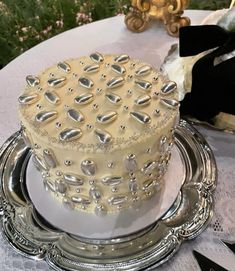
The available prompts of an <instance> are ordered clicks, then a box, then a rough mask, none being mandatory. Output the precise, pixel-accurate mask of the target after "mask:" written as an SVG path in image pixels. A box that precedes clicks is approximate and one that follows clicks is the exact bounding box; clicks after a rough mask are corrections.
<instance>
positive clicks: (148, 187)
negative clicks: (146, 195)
mask: <svg viewBox="0 0 235 271" xmlns="http://www.w3.org/2000/svg"><path fill="white" fill-rule="evenodd" d="M154 186H155V181H154V180H147V181H145V182H144V183H143V190H144V191H146V190H153V189H154Z"/></svg>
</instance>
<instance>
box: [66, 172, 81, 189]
mask: <svg viewBox="0 0 235 271" xmlns="http://www.w3.org/2000/svg"><path fill="white" fill-rule="evenodd" d="M64 181H65V182H66V183H67V184H69V185H76V186H80V185H83V184H84V181H83V179H82V177H80V176H78V175H74V174H70V173H66V174H64Z"/></svg>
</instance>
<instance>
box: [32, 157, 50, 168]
mask: <svg viewBox="0 0 235 271" xmlns="http://www.w3.org/2000/svg"><path fill="white" fill-rule="evenodd" d="M33 164H34V165H35V167H36V168H37V169H38V170H39V171H47V170H48V167H47V165H46V164H45V163H44V162H43V160H42V159H41V158H40V157H39V156H37V155H36V154H34V155H33Z"/></svg>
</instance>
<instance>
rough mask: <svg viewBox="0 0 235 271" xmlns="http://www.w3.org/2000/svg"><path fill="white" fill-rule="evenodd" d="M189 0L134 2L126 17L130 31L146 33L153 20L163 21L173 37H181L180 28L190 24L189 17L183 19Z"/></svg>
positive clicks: (138, 0) (142, 0) (144, 0)
mask: <svg viewBox="0 0 235 271" xmlns="http://www.w3.org/2000/svg"><path fill="white" fill-rule="evenodd" d="M188 4H189V0H132V1H131V5H132V8H131V10H130V12H129V13H128V14H127V15H126V17H125V23H126V26H127V28H128V29H130V30H131V31H134V32H142V31H144V30H145V29H146V28H147V26H148V24H149V21H150V20H151V19H157V20H161V21H163V23H164V24H165V26H166V30H167V32H168V33H169V34H170V35H171V36H175V37H177V36H178V35H179V28H180V27H181V26H187V25H189V24H190V19H189V18H188V17H181V16H182V14H183V12H184V10H185V9H186V8H187V7H188Z"/></svg>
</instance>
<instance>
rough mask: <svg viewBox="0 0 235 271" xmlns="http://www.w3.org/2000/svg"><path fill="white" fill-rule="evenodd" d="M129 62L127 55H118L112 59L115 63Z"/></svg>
mask: <svg viewBox="0 0 235 271" xmlns="http://www.w3.org/2000/svg"><path fill="white" fill-rule="evenodd" d="M129 60H130V57H129V56H128V55H119V56H117V57H115V58H114V61H115V62H117V63H121V64H124V63H127V62H128V61H129Z"/></svg>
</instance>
